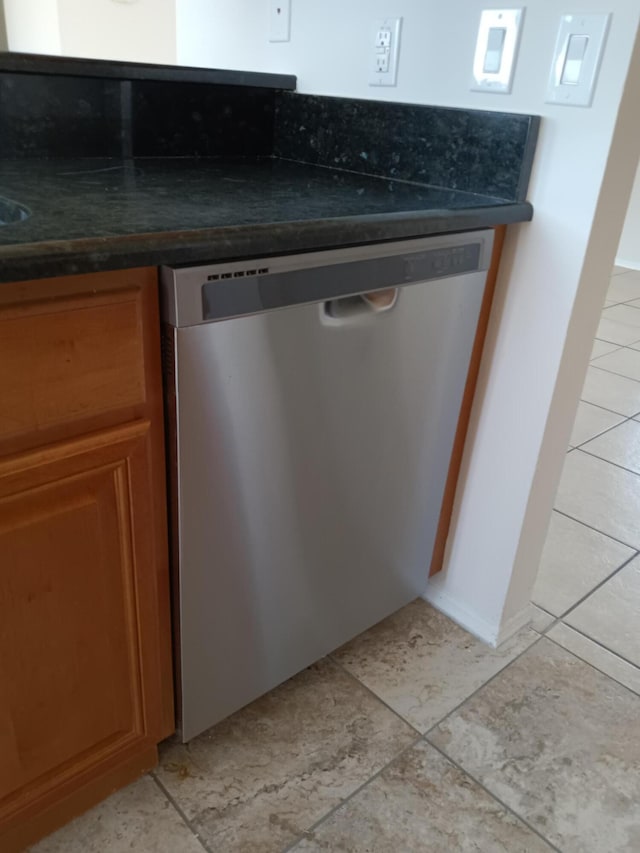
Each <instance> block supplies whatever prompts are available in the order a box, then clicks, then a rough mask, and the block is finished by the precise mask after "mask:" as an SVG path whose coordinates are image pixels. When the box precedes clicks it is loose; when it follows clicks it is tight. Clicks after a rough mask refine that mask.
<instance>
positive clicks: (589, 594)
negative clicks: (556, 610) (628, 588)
mask: <svg viewBox="0 0 640 853" xmlns="http://www.w3.org/2000/svg"><path fill="white" fill-rule="evenodd" d="M605 535H606V534H605ZM634 550H635V553H634V554H632V555H631V556H630V557H627V559H626V560H625V561H624V562H623V563H621V564H620V565H619V566H618V568H617V569H614V570H613V571H612V572H611V574H609V575H607V577H606V578H604V579H603V580H601V581H600V582H599V583H597V584H596V585H595V586H594V587H593V589H590V590H589V592H587V593H585V595H583V596H582V598H579V599H578V601H576V602H575V603H574V604H572V605H571V607H570V608H569V609H568V610H565V612H564V613H563V614H562V616H559V617H558V618H559V619H561V620H564V619H565V618H566V617H567V616H569V614H570V613H573V611H574V610H575V609H576V607H580V605H581V604H582V603H583V602H584V601H586V600H587V598H591V596H592V595H593V593H594V592H597V591H598V590H599V589H600V587H603V586H604V585H605V584H606V583H608V582H609V581H610V580H611V578H613V577H615V575H617V574H618V573H619V572H621V571H622V570H623V569H624V568H625V567H626V566H628V565H629V563H631V562H632V561H633V560H635V559H636V557H637V556H638V554H639V553H640V552H639V551H638V550H637V549H634ZM569 627H570V628H571V627H573V626H571V625H570V626H569ZM575 630H577V629H575ZM580 633H582V632H581V631H580ZM586 636H587V635H586V634H585V637H586ZM589 639H591V637H589ZM599 645H600V644H599ZM603 648H605V646H603ZM609 651H611V649H609ZM614 654H615V652H614Z"/></svg>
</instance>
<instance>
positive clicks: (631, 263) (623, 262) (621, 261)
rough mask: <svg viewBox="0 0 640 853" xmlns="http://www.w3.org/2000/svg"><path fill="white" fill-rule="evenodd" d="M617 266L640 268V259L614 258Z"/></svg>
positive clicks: (632, 268) (631, 268)
mask: <svg viewBox="0 0 640 853" xmlns="http://www.w3.org/2000/svg"><path fill="white" fill-rule="evenodd" d="M615 265H616V266H617V267H627V269H630V270H640V261H630V260H629V259H628V258H616V260H615Z"/></svg>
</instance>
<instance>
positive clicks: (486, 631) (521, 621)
mask: <svg viewBox="0 0 640 853" xmlns="http://www.w3.org/2000/svg"><path fill="white" fill-rule="evenodd" d="M422 597H423V598H424V600H425V601H428V602H429V604H432V605H433V606H434V607H435V608H436V610H439V611H440V612H441V613H444V615H445V616H448V617H449V619H453V621H454V622H456V623H457V624H458V625H460V627H461V628H464V629H465V631H469V633H470V634H473V635H474V637H477V638H478V639H479V640H482V642H483V643H487V645H489V646H492V647H493V648H497V647H498V646H499V645H501V644H502V643H504V642H505V640H508V639H509V637H512V636H513V635H514V634H515V633H516V632H517V631H519V630H520V629H521V628H524V626H525V625H527V624H528V623H529V622H530V621H531V616H532V608H531V605H528V606H527V607H525V608H523V610H521V611H520V612H519V613H516V614H515V616H512V617H511V618H510V619H507V621H506V622H505V623H504V624H499V623H495V622H489V621H487V620H486V619H485V618H484V617H483V616H481V615H480V614H479V613H476V612H475V611H473V610H471V609H470V608H469V607H468V606H467V605H465V604H462V603H461V602H459V601H457V600H456V599H455V598H453V597H452V596H450V595H449V594H448V593H446V592H444V591H443V590H441V589H438V588H437V587H436V585H435V584H433V583H432V584H430V585H429V586H428V587H427V590H426V592H425V593H424V595H423V596H422Z"/></svg>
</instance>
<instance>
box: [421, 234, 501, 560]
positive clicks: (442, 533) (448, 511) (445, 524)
mask: <svg viewBox="0 0 640 853" xmlns="http://www.w3.org/2000/svg"><path fill="white" fill-rule="evenodd" d="M506 231H507V229H506V226H505V225H499V226H498V227H497V228H495V229H494V240H493V253H492V256H491V265H490V267H489V271H488V273H487V281H486V284H485V289H484V296H483V298H482V305H481V307H480V316H479V318H478V325H477V327H476V336H475V339H474V342H473V349H472V351H471V361H470V363H469V370H468V373H467V381H466V384H465V388H464V394H463V397H462V405H461V406H460V415H459V417H458V426H457V428H456V435H455V438H454V441H453V450H452V452H451V461H450V463H449V473H448V475H447V482H446V485H445V490H444V497H443V499H442V507H441V509H440V518H439V521H438V530H437V533H436V542H435V545H434V548H433V554H432V557H431V566H430V569H429V577H432V576H433V575H435V574H437V573H438V572H439V571H440V570H441V569H442V566H443V564H444V555H445V549H446V546H447V538H448V536H449V529H450V527H451V517H452V514H453V505H454V502H455V497H456V487H457V485H458V479H459V477H460V468H461V466H462V455H463V453H464V445H465V441H466V439H467V433H468V431H469V420H470V418H471V407H472V405H473V398H474V396H475V392H476V385H477V384H478V374H479V372H480V361H481V358H482V351H483V348H484V342H485V338H486V336H487V327H488V325H489V317H490V315H491V306H492V304H493V296H494V293H495V289H496V281H497V279H498V269H499V266H500V257H501V255H502V248H503V246H504V240H505V235H506Z"/></svg>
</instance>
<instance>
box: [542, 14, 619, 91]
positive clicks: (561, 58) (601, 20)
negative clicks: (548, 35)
mask: <svg viewBox="0 0 640 853" xmlns="http://www.w3.org/2000/svg"><path fill="white" fill-rule="evenodd" d="M610 17H611V16H610V15H609V14H604V15H563V16H562V18H561V19H560V27H559V29H558V38H557V39H556V47H555V51H554V54H553V61H552V63H551V72H550V74H549V83H548V86H547V98H546V100H547V103H550V104H565V105H567V106H576V107H589V106H591V101H592V100H593V93H594V90H595V84H596V79H597V77H598V71H599V68H600V61H601V59H602V53H603V50H604V43H605V39H606V36H607V31H608V29H609V19H610Z"/></svg>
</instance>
